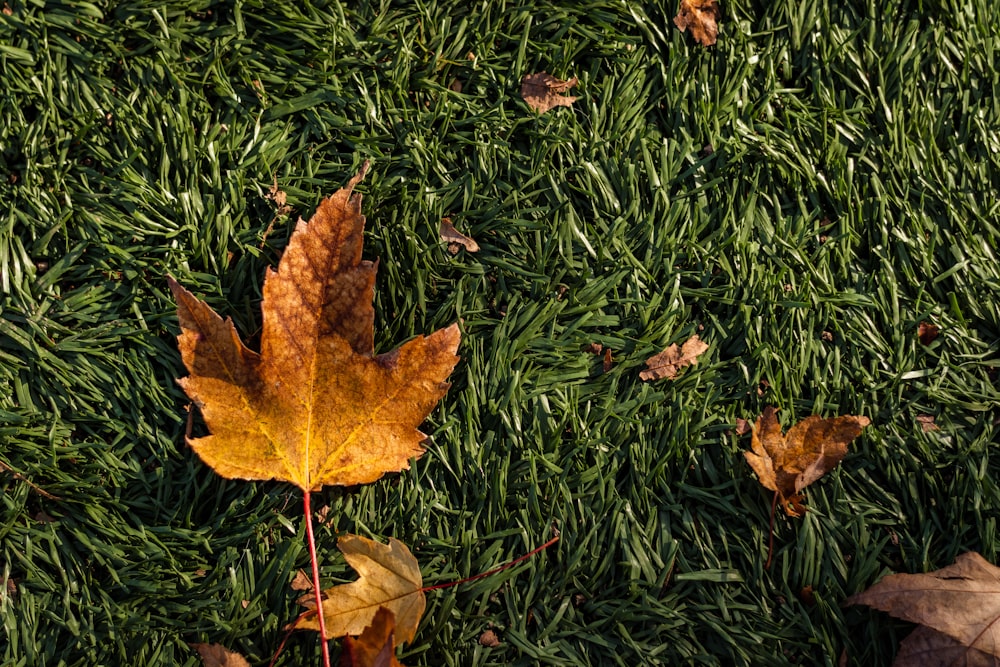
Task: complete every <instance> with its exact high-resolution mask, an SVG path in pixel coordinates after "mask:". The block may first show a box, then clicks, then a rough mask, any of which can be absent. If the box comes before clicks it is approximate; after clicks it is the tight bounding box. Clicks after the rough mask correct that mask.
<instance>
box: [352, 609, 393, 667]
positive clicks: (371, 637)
mask: <svg viewBox="0 0 1000 667" xmlns="http://www.w3.org/2000/svg"><path fill="white" fill-rule="evenodd" d="M395 628H396V618H395V616H393V613H392V612H391V611H389V610H388V609H386V608H385V607H379V608H378V611H377V612H375V617H374V618H373V619H372V622H371V625H369V626H368V627H366V628H365V630H364V632H362V633H361V635H360V636H359V637H358V638H357V639H354V638H353V637H351V636H350V635H348V636H347V637H346V638H345V639H344V652H343V653H341V655H340V667H403V665H402V663H400V662H399V660H397V659H396V643H395V641H394V639H393V634H394V632H395Z"/></svg>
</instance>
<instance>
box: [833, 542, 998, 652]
mask: <svg viewBox="0 0 1000 667" xmlns="http://www.w3.org/2000/svg"><path fill="white" fill-rule="evenodd" d="M844 604H846V605H853V604H863V605H868V606H869V607H875V608H876V609H881V610H882V611H885V612H888V613H889V614H891V615H893V616H895V617H896V618H902V619H905V620H907V621H910V622H911V623H919V624H920V627H918V628H917V629H916V630H914V631H913V632H912V633H911V634H910V635H909V636H908V637H907V638H906V639H904V640H903V643H902V644H901V645H900V647H899V654H898V655H897V656H896V661H895V662H894V663H893V664H895V665H904V664H906V665H918V664H919V665H996V664H997V663H998V662H1000V622H998V621H1000V568H998V567H996V566H994V565H992V564H990V563H989V561H987V560H986V559H985V558H983V557H982V556H980V555H979V554H977V553H975V552H970V553H965V554H962V555H961V556H959V557H958V558H956V559H955V564H954V565H949V566H948V567H945V568H942V569H940V570H935V571H934V572H928V573H926V574H891V575H889V576H888V577H885V578H884V579H882V580H881V581H880V582H878V583H877V584H875V585H874V586H872V587H871V588H869V589H868V590H865V591H862V592H861V593H858V594H857V595H852V596H851V597H849V598H847V600H846V601H845V602H844Z"/></svg>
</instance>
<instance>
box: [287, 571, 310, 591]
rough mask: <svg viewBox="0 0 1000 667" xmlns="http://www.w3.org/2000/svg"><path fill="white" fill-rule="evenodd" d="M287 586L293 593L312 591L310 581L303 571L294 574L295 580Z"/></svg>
mask: <svg viewBox="0 0 1000 667" xmlns="http://www.w3.org/2000/svg"><path fill="white" fill-rule="evenodd" d="M289 585H290V586H291V588H292V590H293V591H311V590H312V589H313V582H312V579H310V578H309V575H308V574H306V573H305V571H304V570H299V571H298V572H296V573H295V578H294V579H292V583H291V584H289Z"/></svg>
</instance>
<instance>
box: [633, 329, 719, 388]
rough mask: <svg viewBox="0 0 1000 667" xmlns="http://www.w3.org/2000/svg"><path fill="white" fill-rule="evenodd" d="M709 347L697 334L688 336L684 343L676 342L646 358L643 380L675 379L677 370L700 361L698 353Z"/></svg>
mask: <svg viewBox="0 0 1000 667" xmlns="http://www.w3.org/2000/svg"><path fill="white" fill-rule="evenodd" d="M707 349H708V344H706V343H703V342H702V341H701V339H700V338H698V336H697V335H694V336H691V337H690V338H688V339H687V340H686V341H685V342H684V345H682V346H680V347H678V346H677V343H674V344H673V345H671V346H670V347H668V348H667V349H665V350H664V351H663V352H660V353H659V354H656V355H653V356H652V357H650V358H649V359H647V360H646V366H647V368H646V370H644V371H642V372H641V373H639V377H640V378H642V379H643V380H661V379H663V378H667V379H668V380H673V379H674V378H675V377H677V372H678V371H679V370H680V369H682V368H684V367H685V366H691V365H693V364H697V363H698V355H700V354H701V353H702V352H704V351H705V350H707Z"/></svg>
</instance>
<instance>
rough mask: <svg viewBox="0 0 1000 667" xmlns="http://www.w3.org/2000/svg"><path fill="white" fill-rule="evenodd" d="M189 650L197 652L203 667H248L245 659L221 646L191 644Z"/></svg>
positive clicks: (248, 664)
mask: <svg viewBox="0 0 1000 667" xmlns="http://www.w3.org/2000/svg"><path fill="white" fill-rule="evenodd" d="M191 648H193V649H194V650H196V651H198V655H199V656H201V662H202V664H203V665H205V667H250V663H249V662H247V661H246V658H244V657H243V656H242V655H240V654H239V653H235V652H234V651H230V650H229V649H227V648H226V647H225V646H223V645H222V644H191Z"/></svg>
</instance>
